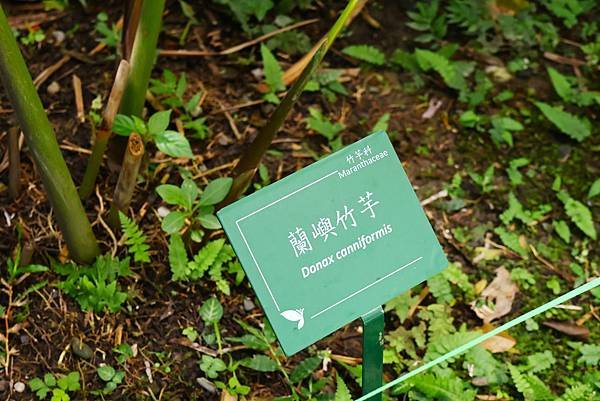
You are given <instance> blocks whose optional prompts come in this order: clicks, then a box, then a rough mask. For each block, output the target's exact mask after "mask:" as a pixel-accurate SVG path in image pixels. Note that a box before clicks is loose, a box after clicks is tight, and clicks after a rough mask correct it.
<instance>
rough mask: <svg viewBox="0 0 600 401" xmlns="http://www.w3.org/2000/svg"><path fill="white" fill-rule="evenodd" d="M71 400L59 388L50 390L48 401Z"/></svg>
mask: <svg viewBox="0 0 600 401" xmlns="http://www.w3.org/2000/svg"><path fill="white" fill-rule="evenodd" d="M70 400H71V398H70V397H69V394H67V393H66V392H65V391H64V390H62V389H60V388H55V389H53V390H52V398H50V401H70Z"/></svg>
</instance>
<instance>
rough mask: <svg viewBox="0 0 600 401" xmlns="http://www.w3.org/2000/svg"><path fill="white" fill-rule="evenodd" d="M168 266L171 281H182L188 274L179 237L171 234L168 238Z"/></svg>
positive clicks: (185, 253) (186, 262) (186, 260)
mask: <svg viewBox="0 0 600 401" xmlns="http://www.w3.org/2000/svg"><path fill="white" fill-rule="evenodd" d="M169 265H170V266H171V273H173V280H175V281H177V280H183V279H185V278H186V277H187V276H188V274H189V268H188V258H187V252H186V250H185V246H184V245H183V240H182V239H181V235H179V234H173V235H171V237H170V238H169Z"/></svg>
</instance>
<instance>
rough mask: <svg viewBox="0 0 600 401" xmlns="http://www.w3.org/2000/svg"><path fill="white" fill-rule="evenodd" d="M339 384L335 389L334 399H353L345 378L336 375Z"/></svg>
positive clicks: (341, 400)
mask: <svg viewBox="0 0 600 401" xmlns="http://www.w3.org/2000/svg"><path fill="white" fill-rule="evenodd" d="M336 381H337V386H336V389H335V397H334V398H333V400H334V401H352V396H351V395H350V390H348V386H346V383H344V380H342V378H341V377H340V375H337V377H336Z"/></svg>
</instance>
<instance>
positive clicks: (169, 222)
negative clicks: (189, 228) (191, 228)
mask: <svg viewBox="0 0 600 401" xmlns="http://www.w3.org/2000/svg"><path fill="white" fill-rule="evenodd" d="M185 217H186V214H185V213H183V212H180V211H174V212H171V213H169V214H168V215H166V216H165V218H164V219H163V221H162V224H161V228H162V230H163V231H164V232H165V233H167V234H174V233H176V232H178V231H179V230H181V227H183V225H184V223H185Z"/></svg>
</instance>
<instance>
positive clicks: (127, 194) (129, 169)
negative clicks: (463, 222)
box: [108, 132, 144, 230]
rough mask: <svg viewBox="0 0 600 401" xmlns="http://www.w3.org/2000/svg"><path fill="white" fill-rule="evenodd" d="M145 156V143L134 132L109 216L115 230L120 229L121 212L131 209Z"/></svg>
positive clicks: (129, 142) (130, 136)
mask: <svg viewBox="0 0 600 401" xmlns="http://www.w3.org/2000/svg"><path fill="white" fill-rule="evenodd" d="M143 156H144V141H143V140H142V137H141V136H140V135H139V134H136V133H135V132H133V133H131V135H129V140H128V141H127V149H126V150H125V156H123V164H122V166H121V173H120V174H119V180H118V181H117V187H116V188H115V195H114V196H113V203H112V205H111V207H110V212H109V214H108V223H109V224H110V225H111V227H112V228H113V230H114V229H117V228H118V227H119V211H122V212H125V210H127V208H128V207H129V203H130V202H131V198H132V197H133V190H134V189H135V183H136V180H137V176H138V173H139V171H140V165H141V164H142V158H143Z"/></svg>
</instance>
